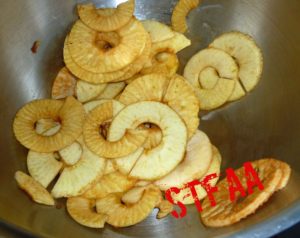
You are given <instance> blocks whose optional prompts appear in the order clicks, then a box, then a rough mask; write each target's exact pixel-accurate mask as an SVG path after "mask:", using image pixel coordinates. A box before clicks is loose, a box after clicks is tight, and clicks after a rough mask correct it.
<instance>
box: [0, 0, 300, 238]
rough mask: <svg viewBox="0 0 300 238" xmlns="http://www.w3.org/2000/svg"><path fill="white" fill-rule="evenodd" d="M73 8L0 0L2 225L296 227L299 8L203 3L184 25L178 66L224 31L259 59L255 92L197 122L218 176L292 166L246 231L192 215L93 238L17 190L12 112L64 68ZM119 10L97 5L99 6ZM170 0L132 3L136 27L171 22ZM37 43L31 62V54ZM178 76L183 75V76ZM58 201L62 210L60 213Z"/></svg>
mask: <svg viewBox="0 0 300 238" xmlns="http://www.w3.org/2000/svg"><path fill="white" fill-rule="evenodd" d="M79 2H82V1H76V0H64V1H60V0H42V1H36V0H26V1H24V0H14V1H1V3H0V8H1V9H2V14H1V15H0V49H1V55H0V65H1V67H0V77H1V80H0V87H1V89H2V92H1V94H0V99H1V103H0V118H1V126H0V151H1V159H0V165H1V166H0V221H1V222H2V223H5V224H9V225H11V226H13V227H15V228H17V229H21V230H24V231H26V232H29V233H31V234H33V235H38V236H44V237H83V236H88V237H110V238H112V237H173V238H176V237H178V238H179V237H183V236H184V237H190V238H192V237H200V236H201V237H223V236H231V235H232V236H238V235H241V234H243V235H245V237H248V236H249V237H253V236H254V235H262V236H269V235H271V234H274V233H277V232H279V231H280V230H282V229H284V228H286V227H288V226H291V225H293V224H294V223H296V222H297V221H298V220H299V219H300V215H299V214H300V209H299V207H300V205H299V203H300V201H299V198H300V186H299V184H298V182H299V173H300V162H299V161H298V160H299V159H298V155H299V154H300V143H299V141H300V126H299V122H300V107H299V103H300V93H299V87H300V44H299V42H300V28H299V22H300V14H299V12H300V1H298V0H289V1H288V2H287V1H281V0H264V1H261V0H226V1H225V0H204V1H203V3H202V5H201V7H199V8H198V9H196V10H194V11H193V12H192V13H191V14H190V15H189V17H188V24H189V28H190V31H189V33H188V37H190V38H191V39H192V41H193V44H192V46H191V47H189V48H188V49H186V50H184V51H183V52H181V53H180V60H181V63H182V66H184V65H185V64H186V62H187V61H188V59H189V58H190V57H191V56H192V55H193V54H195V53H196V52H197V51H199V50H201V49H203V48H205V47H206V46H207V45H208V44H209V43H210V42H211V41H212V40H213V39H214V38H215V37H216V36H218V35H219V34H221V33H223V32H228V31H232V30H238V31H242V32H245V33H247V34H249V35H251V36H253V37H254V38H255V39H256V41H257V43H258V45H259V46H260V47H261V48H262V50H263V55H264V64H265V65H264V73H263V77H262V80H261V82H260V83H259V85H258V86H257V87H256V89H255V90H254V91H253V92H251V93H250V94H248V95H247V96H246V97H244V98H243V99H242V100H240V101H237V102H234V103H231V104H228V105H225V106H224V107H222V108H221V109H218V110H215V111H213V112H210V113H203V114H201V117H202V121H201V125H200V129H202V130H203V131H205V132H206V133H207V134H208V135H209V137H210V138H211V141H212V143H213V144H215V145H216V146H217V147H218V148H219V149H220V151H221V154H222V156H223V163H222V171H223V172H224V171H225V168H228V167H232V168H237V167H239V166H241V165H242V164H243V163H244V162H246V161H252V160H256V159H259V158H263V157H275V158H278V159H280V160H284V161H286V162H288V163H289V164H290V165H291V167H292V169H293V173H292V177H291V180H290V182H289V184H288V186H287V188H285V189H284V190H283V191H281V192H278V193H276V194H275V195H274V196H273V197H272V198H271V199H270V201H268V202H267V204H266V206H263V207H262V208H261V209H259V210H258V211H257V213H256V214H255V215H252V216H249V217H248V218H247V219H246V220H243V221H242V222H240V223H238V224H236V225H233V226H230V227H227V228H221V229H210V228H205V227H204V226H203V225H202V224H201V223H200V221H199V217H198V213H197V211H196V208H195V207H194V206H189V207H188V215H187V216H186V217H185V218H184V219H181V220H176V219H175V218H173V217H171V216H169V217H168V218H167V219H163V220H156V219H155V215H156V212H157V211H155V212H153V214H152V215H151V217H149V218H148V219H147V220H146V221H144V222H142V223H140V224H138V225H136V226H134V227H129V228H125V229H114V228H112V227H110V226H106V228H105V229H102V230H93V229H89V228H85V227H82V226H80V225H78V224H76V223H75V222H74V221H73V220H72V219H70V218H69V216H68V214H67V212H66V211H65V207H64V206H58V208H57V209H55V208H51V207H46V206H41V205H37V204H35V203H33V202H31V200H30V199H29V198H28V197H26V196H25V195H24V193H23V192H22V191H21V190H19V189H18V188H17V185H16V182H15V181H14V179H13V177H14V172H15V171H16V170H23V171H26V155H27V150H26V149H25V148H24V147H22V146H21V145H20V144H19V143H18V142H17V141H16V140H15V138H14V136H13V134H12V121H13V118H14V115H15V113H16V111H17V110H18V109H19V108H20V107H21V106H22V105H24V104H25V103H26V102H29V101H31V100H33V99H37V98H43V97H49V96H50V90H51V85H52V82H53V79H54V77H55V75H56V74H57V72H58V71H59V69H60V68H61V67H62V66H63V58H62V49H63V42H64V38H65V36H66V34H67V33H68V31H69V30H70V28H71V26H72V23H73V22H74V20H76V18H77V16H76V10H75V5H76V4H77V3H79ZM120 2H121V1H118V0H112V1H105V0H102V1H101V0H99V1H98V0H97V1H94V3H96V4H97V6H98V7H103V6H108V7H114V6H116V5H117V4H119V3H120ZM175 3H176V1H175V0H163V1H162V0H151V1H150V0H136V4H137V7H136V16H137V17H138V18H139V19H157V20H160V21H162V22H165V23H169V22H170V15H171V11H172V9H173V7H174V5H175ZM36 40H40V42H41V46H40V48H39V49H38V52H37V54H32V52H31V50H30V48H31V46H32V44H33V42H34V41H36ZM181 70H182V69H181ZM63 202H64V201H61V202H60V204H61V205H63V204H64V203H63Z"/></svg>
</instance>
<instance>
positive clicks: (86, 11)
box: [77, 0, 135, 32]
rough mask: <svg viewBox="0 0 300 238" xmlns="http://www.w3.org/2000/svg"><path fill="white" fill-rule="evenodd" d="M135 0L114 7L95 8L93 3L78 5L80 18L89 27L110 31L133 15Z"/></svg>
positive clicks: (117, 27)
mask: <svg viewBox="0 0 300 238" xmlns="http://www.w3.org/2000/svg"><path fill="white" fill-rule="evenodd" d="M134 7H135V1H134V0H129V1H127V2H124V3H122V4H120V5H119V6H118V7H117V8H116V9H96V8H95V6H94V5H93V4H82V5H78V6H77V9H78V15H79V17H80V19H81V20H82V21H83V22H84V23H85V24H86V25H87V26H89V27H90V28H92V29H94V30H97V31H103V32H110V31H115V30H118V29H119V28H121V27H123V26H124V25H125V24H126V23H128V22H129V21H130V19H131V18H132V16H133V13H134Z"/></svg>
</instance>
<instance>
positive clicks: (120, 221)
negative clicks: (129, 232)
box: [96, 186, 161, 227]
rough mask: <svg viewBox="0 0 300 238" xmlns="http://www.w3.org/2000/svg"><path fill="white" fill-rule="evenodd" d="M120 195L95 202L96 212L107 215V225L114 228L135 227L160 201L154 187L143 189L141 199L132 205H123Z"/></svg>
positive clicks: (157, 191) (159, 194)
mask: <svg viewBox="0 0 300 238" xmlns="http://www.w3.org/2000/svg"><path fill="white" fill-rule="evenodd" d="M121 197H122V194H110V195H108V196H106V197H105V198H103V199H99V200H97V201H96V208H97V212H99V213H103V214H107V215H108V219H107V221H106V222H107V223H108V224H110V225H112V226H114V227H127V226H132V225H135V224H137V223H139V222H141V221H143V220H144V219H146V218H147V217H148V216H149V215H150V213H151V212H152V211H153V209H154V208H155V206H156V204H157V203H158V202H159V201H160V199H161V192H160V190H159V189H158V188H156V187H154V186H149V187H148V188H147V189H145V191H144V193H143V196H142V198H141V199H140V200H139V201H138V202H137V203H135V204H133V205H129V206H127V205H124V204H122V201H121Z"/></svg>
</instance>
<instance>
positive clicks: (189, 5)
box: [171, 0, 200, 33]
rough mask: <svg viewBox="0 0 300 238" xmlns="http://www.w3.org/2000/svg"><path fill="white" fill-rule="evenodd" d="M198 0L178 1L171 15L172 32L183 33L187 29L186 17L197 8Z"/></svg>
mask: <svg viewBox="0 0 300 238" xmlns="http://www.w3.org/2000/svg"><path fill="white" fill-rule="evenodd" d="M199 4H200V0H179V1H178V3H177V4H176V6H175V8H174V10H173V13H172V18H171V22H172V28H173V30H174V31H178V32H181V33H185V32H186V31H187V29H188V26H187V23H186V17H187V15H188V14H189V12H190V11H191V10H193V9H194V8H196V7H198V5H199Z"/></svg>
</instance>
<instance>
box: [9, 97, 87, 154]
mask: <svg viewBox="0 0 300 238" xmlns="http://www.w3.org/2000/svg"><path fill="white" fill-rule="evenodd" d="M84 114H85V112H84V108H83V106H82V105H81V103H80V102H78V101H77V100H75V99H74V98H73V97H67V98H66V100H65V102H63V101H57V100H51V99H42V100H35V101H32V102H30V103H28V104H26V105H25V106H24V107H22V108H21V109H20V110H19V111H18V112H17V114H16V117H15V120H14V124H13V130H14V134H15V136H16V138H17V140H18V141H19V142H20V143H21V144H22V145H24V146H25V147H26V148H28V149H31V150H34V151H37V152H44V153H48V152H54V151H58V150H60V149H63V148H64V147H66V146H68V145H70V144H72V143H73V142H74V141H75V140H76V139H77V138H78V137H79V136H80V134H81V132H82V126H83V122H84ZM44 118H51V119H53V120H54V121H61V128H60V130H59V131H58V132H57V133H56V134H54V135H52V136H43V135H39V134H37V133H36V131H35V129H34V128H35V123H36V122H37V121H38V120H39V119H44Z"/></svg>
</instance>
